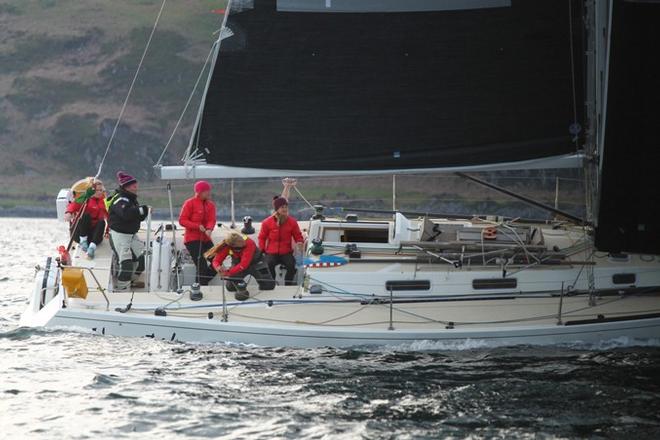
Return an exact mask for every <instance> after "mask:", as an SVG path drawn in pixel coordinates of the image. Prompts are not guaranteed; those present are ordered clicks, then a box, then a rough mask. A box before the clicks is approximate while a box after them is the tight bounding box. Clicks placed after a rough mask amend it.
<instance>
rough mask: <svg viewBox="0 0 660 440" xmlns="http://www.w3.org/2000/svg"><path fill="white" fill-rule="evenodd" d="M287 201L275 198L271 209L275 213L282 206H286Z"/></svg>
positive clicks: (283, 198) (282, 198)
mask: <svg viewBox="0 0 660 440" xmlns="http://www.w3.org/2000/svg"><path fill="white" fill-rule="evenodd" d="M288 204H289V201H288V200H287V199H286V198H285V197H275V198H274V199H273V209H274V210H275V211H277V210H278V209H280V208H281V207H282V206H284V205H288Z"/></svg>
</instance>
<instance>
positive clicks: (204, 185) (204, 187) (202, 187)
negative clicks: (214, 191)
mask: <svg viewBox="0 0 660 440" xmlns="http://www.w3.org/2000/svg"><path fill="white" fill-rule="evenodd" d="M194 189H195V192H196V193H201V192H204V191H211V184H210V183H208V182H207V181H206V180H199V181H197V182H195V186H194Z"/></svg>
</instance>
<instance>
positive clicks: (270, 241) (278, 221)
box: [259, 196, 304, 285]
mask: <svg viewBox="0 0 660 440" xmlns="http://www.w3.org/2000/svg"><path fill="white" fill-rule="evenodd" d="M273 209H274V210H275V212H274V213H273V215H271V216H270V217H268V218H266V219H265V220H264V221H263V222H261V230H260V231H259V248H260V249H261V250H262V252H264V254H265V256H264V260H265V261H266V264H267V265H268V269H269V270H270V274H271V276H272V277H273V279H274V278H275V266H277V265H278V264H282V265H283V266H284V267H285V268H286V275H285V277H284V280H285V283H286V285H292V284H294V283H293V277H294V276H295V275H296V259H295V258H294V256H293V246H292V244H293V242H294V241H295V242H296V243H297V244H298V246H299V247H300V248H302V243H303V241H304V239H303V235H302V232H300V227H299V226H298V222H297V221H296V219H295V218H293V217H291V216H290V215H289V202H288V201H287V199H286V198H284V197H282V196H280V197H275V198H274V199H273Z"/></svg>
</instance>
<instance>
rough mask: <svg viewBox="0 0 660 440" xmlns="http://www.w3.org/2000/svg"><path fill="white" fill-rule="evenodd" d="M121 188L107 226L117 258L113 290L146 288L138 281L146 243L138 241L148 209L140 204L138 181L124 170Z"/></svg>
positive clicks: (111, 202) (110, 208)
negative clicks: (141, 223) (138, 199)
mask: <svg viewBox="0 0 660 440" xmlns="http://www.w3.org/2000/svg"><path fill="white" fill-rule="evenodd" d="M117 182H118V183H119V188H117V191H116V192H115V194H114V195H113V196H112V197H111V198H110V199H109V200H108V205H109V206H108V214H109V216H108V224H109V227H110V245H111V246H112V250H113V252H114V253H115V256H116V257H117V259H116V261H117V262H118V266H117V270H116V277H117V278H116V281H115V283H114V290H116V291H121V290H127V289H129V288H130V287H133V288H141V287H144V282H141V281H137V279H138V277H139V276H140V274H141V273H142V272H143V271H144V252H145V246H144V243H143V242H142V241H141V240H139V239H138V238H137V235H136V234H137V232H138V231H139V230H140V222H142V220H144V219H145V218H146V217H147V215H148V213H149V207H148V206H146V205H140V204H139V203H138V201H137V191H138V182H137V179H136V178H135V177H133V176H131V175H129V174H127V173H125V172H123V171H119V172H118V173H117Z"/></svg>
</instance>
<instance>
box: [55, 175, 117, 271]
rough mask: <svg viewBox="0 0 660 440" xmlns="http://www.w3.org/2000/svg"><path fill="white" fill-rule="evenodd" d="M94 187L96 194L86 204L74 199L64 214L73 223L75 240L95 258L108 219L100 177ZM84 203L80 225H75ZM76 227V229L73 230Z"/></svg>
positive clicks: (84, 250) (90, 256)
mask: <svg viewBox="0 0 660 440" xmlns="http://www.w3.org/2000/svg"><path fill="white" fill-rule="evenodd" d="M92 187H93V188H94V195H92V197H90V198H89V199H88V200H87V203H86V204H84V203H78V202H76V201H75V200H74V201H72V202H71V203H69V205H68V206H67V208H66V213H65V214H64V220H66V221H68V222H70V223H71V228H72V231H71V233H72V234H73V240H74V241H76V242H77V243H78V244H80V248H81V249H82V250H83V252H86V253H87V256H88V257H89V258H94V253H95V252H96V246H98V245H99V244H101V242H102V241H103V236H104V235H105V228H106V222H107V220H108V210H107V209H106V207H105V188H104V187H103V182H101V181H100V180H98V179H97V180H94V183H93V184H92ZM83 205H84V206H85V210H84V211H83V213H82V214H81V215H80V219H79V220H78V225H77V226H75V224H74V219H75V218H76V214H78V213H79V212H80V210H81V209H82V207H83ZM74 227H75V230H73V228H74Z"/></svg>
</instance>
